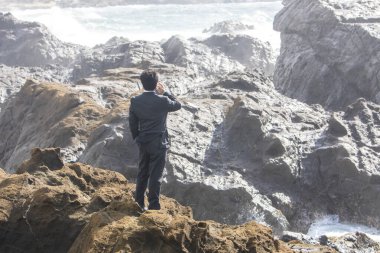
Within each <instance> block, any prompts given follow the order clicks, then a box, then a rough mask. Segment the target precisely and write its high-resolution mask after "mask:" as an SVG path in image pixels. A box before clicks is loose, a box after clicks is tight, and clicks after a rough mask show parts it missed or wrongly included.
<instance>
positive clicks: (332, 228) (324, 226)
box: [307, 215, 380, 243]
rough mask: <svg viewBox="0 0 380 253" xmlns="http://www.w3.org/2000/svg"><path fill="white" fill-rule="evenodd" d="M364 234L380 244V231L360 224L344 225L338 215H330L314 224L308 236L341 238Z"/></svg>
mask: <svg viewBox="0 0 380 253" xmlns="http://www.w3.org/2000/svg"><path fill="white" fill-rule="evenodd" d="M355 232H362V233H365V234H367V235H368V236H369V237H370V238H372V239H373V240H375V241H377V242H379V243H380V230H378V229H375V228H370V227H367V226H364V225H360V224H353V223H342V222H340V220H339V216H337V215H329V216H326V217H324V218H322V219H320V220H317V221H316V222H315V223H313V224H312V225H311V227H310V229H309V231H308V233H307V234H308V235H309V236H311V237H314V238H318V237H319V236H321V235H327V236H341V235H344V234H347V233H355Z"/></svg>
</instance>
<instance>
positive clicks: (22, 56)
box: [0, 13, 82, 67]
mask: <svg viewBox="0 0 380 253" xmlns="http://www.w3.org/2000/svg"><path fill="white" fill-rule="evenodd" d="M81 49H82V47H81V46H77V45H73V44H68V43H63V42H61V41H60V40H58V39H57V38H56V37H55V36H54V35H52V34H51V33H50V32H49V30H48V29H47V28H46V27H45V26H44V25H41V24H39V23H36V22H25V21H20V20H17V19H16V18H15V17H13V16H12V14H10V13H6V14H3V13H0V63H4V64H6V65H10V66H15V65H19V66H32V67H33V66H45V65H48V64H60V65H64V66H68V65H70V64H71V63H72V62H73V61H74V58H75V56H76V54H78V53H79V52H80V50H81Z"/></svg>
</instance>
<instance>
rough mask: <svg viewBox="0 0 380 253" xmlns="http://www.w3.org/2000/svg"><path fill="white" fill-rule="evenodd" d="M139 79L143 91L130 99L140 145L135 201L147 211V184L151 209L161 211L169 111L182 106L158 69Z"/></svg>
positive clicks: (131, 123)
mask: <svg viewBox="0 0 380 253" xmlns="http://www.w3.org/2000/svg"><path fill="white" fill-rule="evenodd" d="M140 80H141V83H142V85H143V87H144V93H142V94H141V95H138V96H135V97H132V98H131V105H130V109H129V127H130V130H131V133H132V137H133V139H134V140H135V141H136V143H137V144H138V146H139V172H138V175H137V182H136V195H135V200H136V202H137V203H138V204H139V206H140V207H141V208H142V209H143V210H145V209H146V208H145V204H144V195H145V191H146V189H147V187H148V189H149V193H148V201H149V206H148V209H149V210H160V208H161V206H160V199H159V197H160V188H161V181H162V173H163V171H164V167H165V162H166V153H167V150H168V148H169V140H168V132H167V129H166V118H167V115H168V112H174V111H177V110H179V109H181V103H179V102H178V101H177V100H176V99H175V97H174V96H173V95H171V94H170V93H169V92H167V91H165V88H164V86H163V85H162V84H161V83H159V82H158V75H157V73H156V72H154V71H150V70H146V71H144V72H143V73H142V74H141V76H140ZM148 180H149V183H148ZM148 184H149V185H148Z"/></svg>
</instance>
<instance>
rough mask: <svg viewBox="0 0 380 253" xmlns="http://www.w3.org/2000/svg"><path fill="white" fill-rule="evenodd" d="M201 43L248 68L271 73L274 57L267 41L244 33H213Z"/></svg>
mask: <svg viewBox="0 0 380 253" xmlns="http://www.w3.org/2000/svg"><path fill="white" fill-rule="evenodd" d="M203 43H205V44H206V45H207V46H209V47H210V48H212V49H215V50H217V52H219V54H225V55H227V56H228V57H230V58H231V59H234V60H236V61H237V62H239V63H241V64H242V65H243V66H245V67H247V68H248V69H261V70H262V71H264V73H266V74H267V75H269V76H271V75H273V72H274V62H276V57H275V53H274V52H273V50H272V46H271V45H270V43H269V42H263V41H261V40H259V39H256V38H253V37H251V36H249V35H244V34H240V35H233V34H221V35H217V34H215V35H213V36H211V37H210V38H208V39H206V40H205V41H204V42H203Z"/></svg>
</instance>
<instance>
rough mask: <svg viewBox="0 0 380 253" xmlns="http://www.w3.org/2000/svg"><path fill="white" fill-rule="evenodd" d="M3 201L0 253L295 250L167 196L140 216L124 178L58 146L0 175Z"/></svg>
mask: <svg viewBox="0 0 380 253" xmlns="http://www.w3.org/2000/svg"><path fill="white" fill-rule="evenodd" d="M0 203H1V205H0V210H1V212H0V240H1V244H0V250H1V252H9V253H13V252H30V253H34V252H38V253H44V252H71V253H75V252H78V253H82V252H94V253H95V252H119V251H120V252H147V253H149V252H157V249H159V250H160V252H168V253H169V252H173V253H174V252H215V251H217V252H225V253H227V252H228V253H231V252H279V253H288V252H289V253H290V252H293V251H292V250H291V249H290V248H289V247H288V246H287V245H286V244H285V243H284V242H281V241H278V240H276V239H274V238H273V235H272V231H271V229H270V228H268V227H265V226H262V225H259V224H257V223H255V222H249V223H246V224H244V225H241V226H227V225H223V224H219V223H216V222H212V221H196V220H194V219H193V218H192V212H191V209H190V208H189V207H184V206H181V205H179V204H178V202H176V201H175V200H173V199H169V198H166V197H164V196H163V197H162V203H163V205H162V210H160V211H146V212H144V213H142V212H141V210H140V208H139V207H138V205H137V204H136V203H135V202H134V200H133V185H130V184H127V180H126V179H125V178H124V177H123V176H122V175H121V174H119V173H117V172H110V171H109V170H102V169H98V168H93V167H90V166H88V165H84V164H81V163H72V164H64V163H63V161H62V160H61V159H60V157H59V150H58V149H44V150H41V149H38V148H36V149H33V150H32V152H31V158H30V159H29V160H27V161H25V162H24V163H23V164H22V165H21V166H20V168H19V171H18V173H17V174H7V173H5V172H4V171H2V170H0ZM297 245H298V247H299V248H302V249H305V250H308V249H311V248H312V249H314V250H315V251H313V252H335V251H334V250H333V249H330V248H328V247H324V246H313V245H307V244H303V243H301V242H299V243H297Z"/></svg>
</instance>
